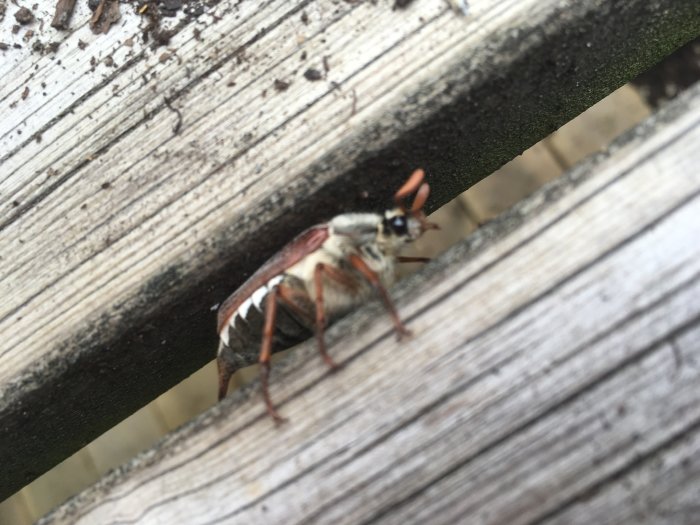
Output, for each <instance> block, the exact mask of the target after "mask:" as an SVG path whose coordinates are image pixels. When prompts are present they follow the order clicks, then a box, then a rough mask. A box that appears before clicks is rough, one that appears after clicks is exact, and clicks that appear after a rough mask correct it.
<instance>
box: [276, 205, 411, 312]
mask: <svg viewBox="0 0 700 525" xmlns="http://www.w3.org/2000/svg"><path fill="white" fill-rule="evenodd" d="M382 221H383V216H382V215H379V214H376V213H345V214H342V215H337V216H336V217H334V218H333V219H332V220H331V221H330V222H329V223H328V225H329V227H330V235H329V236H328V239H326V241H325V242H324V243H323V245H322V246H321V248H319V249H318V250H316V251H315V252H313V253H311V254H309V255H307V256H306V257H304V258H303V259H302V260H301V261H299V262H298V263H297V264H295V265H294V266H292V267H291V268H289V269H288V270H287V271H286V272H285V273H286V274H288V275H291V276H293V277H296V278H298V279H299V280H300V281H301V282H303V283H304V284H305V286H306V291H307V293H308V294H309V297H312V298H313V297H315V296H316V285H315V282H314V272H315V271H316V267H317V266H318V264H319V263H323V264H326V265H328V266H332V267H334V268H337V269H339V270H342V271H343V272H344V273H347V274H348V275H349V276H350V277H352V278H353V279H354V281H355V282H356V284H357V286H356V288H354V289H352V290H348V289H347V288H346V287H344V286H343V285H341V284H340V283H338V282H337V281H335V280H333V279H331V278H328V277H326V278H325V279H324V280H323V301H324V306H325V309H326V311H327V312H328V313H330V314H342V313H345V312H346V311H347V310H349V309H351V308H352V307H354V306H356V305H357V304H359V303H361V302H363V301H364V300H366V299H367V298H368V297H369V296H371V295H372V294H373V293H374V290H373V287H372V285H371V284H370V283H369V282H368V281H367V280H366V279H365V278H364V277H362V276H361V275H359V274H358V272H357V271H356V270H354V269H353V268H351V267H350V265H349V263H348V257H349V256H350V255H351V254H355V255H357V256H359V257H361V258H362V260H363V261H364V262H365V263H366V264H367V266H369V267H370V268H371V269H372V270H373V271H374V272H376V273H377V275H378V276H379V279H380V281H381V282H382V284H383V285H384V286H385V287H389V286H391V285H392V284H393V282H394V274H395V263H396V252H397V250H398V247H399V246H398V245H395V244H396V243H391V242H382V241H383V234H382Z"/></svg>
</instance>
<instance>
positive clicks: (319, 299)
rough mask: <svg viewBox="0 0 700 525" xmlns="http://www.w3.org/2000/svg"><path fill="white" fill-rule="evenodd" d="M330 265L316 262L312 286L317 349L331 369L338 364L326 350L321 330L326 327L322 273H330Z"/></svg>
mask: <svg viewBox="0 0 700 525" xmlns="http://www.w3.org/2000/svg"><path fill="white" fill-rule="evenodd" d="M330 268H331V267H330V266H328V265H326V264H323V263H318V264H317V265H316V268H315V269H314V287H315V288H316V340H317V341H318V351H319V352H320V354H321V357H322V358H323V360H324V361H325V363H326V364H327V365H328V366H329V367H331V369H334V370H335V369H336V368H338V365H337V364H336V363H335V361H333V359H331V356H329V355H328V352H326V341H325V339H324V337H323V331H324V329H325V328H326V314H325V312H324V310H323V275H324V274H329V273H332V272H330V271H329V270H330Z"/></svg>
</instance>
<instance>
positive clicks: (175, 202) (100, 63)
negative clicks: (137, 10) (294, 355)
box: [0, 0, 700, 498]
mask: <svg viewBox="0 0 700 525" xmlns="http://www.w3.org/2000/svg"><path fill="white" fill-rule="evenodd" d="M304 13H306V17H303V18H305V19H308V24H306V23H304V22H303V21H302V15H303V14H304ZM699 13H700V5H698V3H697V2H696V1H695V0H658V1H655V2H652V3H649V2H648V1H647V0H636V1H629V2H625V4H624V6H622V5H621V4H620V3H618V2H614V1H612V0H605V1H604V0H597V1H591V2H579V1H576V0H569V1H554V0H550V1H541V0H528V1H523V0H510V1H501V0H498V1H497V0H481V1H477V0H475V1H474V2H472V10H471V15H470V16H469V17H466V18H463V17H458V16H456V15H455V14H454V13H453V12H452V11H450V10H449V9H448V7H447V4H446V3H445V2H443V1H442V0H421V1H420V2H414V3H413V4H412V5H411V7H410V8H409V9H407V10H397V11H392V10H391V9H390V6H389V5H385V4H381V5H373V4H372V3H369V2H361V3H352V2H330V1H328V2H311V1H308V0H304V1H298V2H267V3H260V2H253V1H245V2H233V1H228V2H227V1H222V2H220V3H218V4H217V5H215V6H213V7H211V8H210V12H208V13H206V14H203V15H202V16H201V17H199V18H198V19H196V20H191V19H183V20H182V23H181V24H179V25H178V26H177V27H176V31H175V34H174V35H173V37H172V39H171V41H170V43H169V44H168V48H171V49H172V50H174V51H164V50H163V48H160V49H156V50H151V49H150V48H149V47H148V46H147V45H143V43H142V42H141V41H140V38H139V35H140V29H139V25H138V24H139V20H138V19H137V18H136V17H135V15H134V14H133V13H127V12H124V10H123V22H121V23H120V24H119V25H117V26H115V27H113V28H112V30H111V31H110V32H109V33H108V34H107V35H106V36H101V37H99V38H98V37H95V36H94V35H92V34H91V33H90V32H89V29H88V28H87V27H86V25H82V26H81V25H80V20H81V19H80V17H79V16H74V17H73V22H72V23H73V24H74V26H75V27H76V29H75V30H74V31H72V32H69V33H67V34H66V35H65V36H62V35H61V34H58V33H52V34H51V35H52V36H51V39H54V40H60V39H61V38H63V39H64V40H63V41H61V43H60V46H59V47H58V49H57V51H56V53H53V54H43V55H33V54H29V52H28V51H27V50H28V49H29V48H30V46H28V45H25V46H24V47H22V48H21V49H19V50H16V49H14V48H11V49H9V50H8V51H3V53H4V55H3V56H4V57H6V58H7V60H3V62H2V64H1V67H2V71H1V73H2V74H3V80H4V81H3V84H2V87H0V100H1V101H2V103H3V104H5V106H4V107H3V119H1V121H0V147H1V150H0V151H1V156H0V161H1V162H2V172H3V176H2V178H1V179H0V206H3V215H2V222H0V229H1V231H2V235H0V255H1V256H2V258H3V259H2V261H0V262H1V264H2V266H1V267H0V296H2V297H3V302H2V305H0V308H1V310H0V341H2V342H1V343H0V344H1V345H2V346H1V347H0V389H1V390H0V464H2V465H3V476H2V480H1V482H0V498H2V497H5V496H7V495H9V494H11V493H12V492H13V491H14V490H17V489H18V488H19V487H21V486H22V484H23V483H26V482H27V481H29V480H31V479H32V478H33V477H35V476H36V475H38V474H39V473H41V472H43V471H44V470H46V469H47V468H48V467H49V466H51V465H53V464H54V463H56V462H57V461H59V460H60V459H62V458H64V457H65V456H66V455H68V454H69V453H71V452H73V451H75V450H76V449H77V448H78V447H79V446H81V445H83V444H84V443H86V442H87V441H88V440H89V439H91V438H92V437H94V436H96V435H97V434H98V433H99V432H101V431H103V430H104V429H106V428H108V427H109V426H110V425H112V424H114V423H115V422H116V421H119V420H120V419H122V418H123V417H124V416H125V415H127V414H129V413H130V412H132V411H133V410H134V409H135V408H136V407H138V406H140V405H142V404H144V403H145V402H146V401H148V400H149V399H151V398H153V397H154V396H155V395H156V394H158V393H159V392H162V391H163V390H164V389H165V388H167V387H168V386H170V385H172V384H174V383H175V382H176V381H178V380H179V379H181V378H182V377H184V376H185V375H186V374H188V373H190V372H191V371H192V370H194V369H195V368H196V367H198V366H200V365H201V364H202V363H204V362H205V361H206V360H208V359H210V358H211V357H212V355H213V351H214V350H213V349H214V348H215V335H214V330H213V325H214V313H213V312H212V311H211V309H212V306H213V305H215V304H217V303H219V302H220V301H221V300H222V299H224V297H225V296H226V295H227V294H228V293H229V292H230V291H231V290H233V289H234V288H235V287H236V286H237V285H238V284H240V283H241V282H242V280H243V279H244V278H245V276H246V275H248V274H249V273H250V272H251V271H252V270H253V269H254V268H255V267H257V265H258V264H259V263H260V262H261V261H262V260H264V259H265V258H266V257H267V256H269V255H270V254H271V253H273V252H274V251H275V250H276V249H278V248H279V247H280V246H281V245H282V244H283V243H284V242H285V241H286V240H288V239H289V238H290V237H291V235H292V234H294V233H296V232H297V231H299V230H300V229H302V228H303V227H305V226H308V225H309V224H311V223H313V222H316V221H318V220H320V219H323V218H325V217H327V216H329V215H332V214H333V213H336V212H338V211H339V210H341V209H352V208H356V207H360V208H365V207H370V206H376V205H379V204H380V203H381V204H382V205H383V203H384V202H385V200H386V197H387V196H388V195H390V194H391V192H392V191H393V190H394V189H395V188H396V185H397V184H398V183H399V182H400V181H401V180H402V179H403V177H405V175H406V174H407V173H408V172H409V170H411V169H413V168H415V167H417V166H423V167H425V168H427V169H428V171H429V173H430V177H431V182H432V184H433V187H434V188H435V196H434V199H433V201H432V204H431V205H433V206H436V205H438V204H441V203H444V202H445V201H446V200H447V199H448V198H450V197H452V196H454V195H456V194H457V193H458V191H460V190H462V189H464V188H465V187H466V186H468V185H469V184H471V183H473V182H474V181H476V180H478V179H479V178H481V177H483V176H485V175H486V174H488V173H489V172H491V171H492V170H493V169H494V168H495V167H497V166H498V165H500V164H501V163H503V162H505V161H507V160H508V159H510V158H511V157H513V156H514V155H515V154H517V153H519V152H520V151H522V150H523V149H524V148H525V147H527V146H529V145H530V144H532V143H534V142H535V141H536V140H538V139H539V138H541V137H542V136H544V135H545V134H546V133H548V132H550V131H552V130H553V129H555V128H556V127H557V126H558V125H560V124H562V123H563V122H565V121H566V120H568V119H569V118H570V117H571V116H573V115H575V114H576V113H578V112H580V111H581V110H582V109H583V108H585V107H587V106H588V105H590V104H591V103H593V102H594V101H596V100H598V99H599V98H601V97H602V96H603V95H604V94H606V93H608V92H610V91H611V90H612V89H613V88H614V87H616V86H618V85H619V84H621V83H622V82H623V81H625V80H626V79H628V78H630V77H631V76H633V75H634V74H635V73H636V72H638V71H640V70H642V69H643V68H644V67H646V66H648V65H650V64H651V63H653V62H654V61H655V60H657V59H658V58H660V57H661V56H663V55H664V54H666V53H668V52H669V51H671V50H672V49H673V48H674V47H676V46H677V45H679V44H681V43H683V42H685V41H687V40H689V39H690V38H692V37H694V36H696V35H697V34H699V33H700V16H699ZM35 29H36V30H37V31H41V29H40V27H38V25H37V27H36V28H35ZM195 29H197V32H196V33H195ZM43 30H44V31H50V29H48V25H47V24H45V25H44V29H43ZM132 37H133V38H132ZM80 41H83V42H86V43H87V44H88V47H87V48H86V49H85V50H81V49H80ZM22 53H24V55H23V54H22ZM163 53H166V54H163ZM17 54H19V55H17ZM17 57H19V59H18V58H17ZM92 57H95V65H94V66H93V65H92V64H91V58H92ZM304 57H305V58H304ZM324 57H327V60H326V61H325V62H326V63H327V64H328V65H329V66H330V70H329V71H328V72H327V73H324V75H325V78H324V79H323V80H321V81H317V82H310V81H308V80H306V79H305V78H304V76H303V74H304V72H305V71H306V70H307V69H308V68H315V69H317V70H319V71H321V72H322V73H323V71H324V66H323V64H324ZM110 64H111V65H110ZM93 69H94V71H93ZM275 80H282V81H285V82H291V84H290V86H289V88H288V89H287V90H285V91H279V92H278V91H277V90H276V89H275V87H274V85H275V82H274V81H275ZM25 88H28V91H27V90H26V89H25ZM25 91H26V93H28V94H27V96H26V97H25V96H24V94H25ZM44 93H46V95H44ZM166 100H167V102H166ZM6 108H7V109H6Z"/></svg>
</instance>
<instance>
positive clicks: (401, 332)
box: [349, 254, 411, 339]
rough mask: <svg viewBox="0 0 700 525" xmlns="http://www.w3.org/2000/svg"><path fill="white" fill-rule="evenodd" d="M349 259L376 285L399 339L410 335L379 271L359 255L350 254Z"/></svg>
mask: <svg viewBox="0 0 700 525" xmlns="http://www.w3.org/2000/svg"><path fill="white" fill-rule="evenodd" d="M349 259H350V264H352V265H353V267H354V268H355V269H357V270H358V271H359V272H360V273H361V274H362V275H363V276H364V277H365V279H367V280H368V281H369V282H370V284H371V285H372V286H374V288H375V289H376V290H377V292H379V296H380V297H381V298H382V302H383V303H384V306H385V307H386V309H387V310H388V311H389V315H390V316H391V320H392V321H393V323H394V327H395V328H396V336H397V337H398V338H399V339H401V338H402V337H404V336H410V335H411V331H410V330H409V329H408V328H406V327H405V326H404V324H403V323H402V322H401V319H399V314H398V313H397V312H396V307H395V306H394V303H393V302H392V301H391V297H390V296H389V292H387V291H386V288H384V285H383V284H382V282H381V281H380V280H379V276H378V275H377V273H376V272H375V271H374V270H372V268H370V267H369V266H367V263H366V262H365V261H363V260H362V259H361V258H360V257H359V256H358V255H354V254H353V255H350V257H349Z"/></svg>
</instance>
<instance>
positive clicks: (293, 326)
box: [217, 169, 438, 422]
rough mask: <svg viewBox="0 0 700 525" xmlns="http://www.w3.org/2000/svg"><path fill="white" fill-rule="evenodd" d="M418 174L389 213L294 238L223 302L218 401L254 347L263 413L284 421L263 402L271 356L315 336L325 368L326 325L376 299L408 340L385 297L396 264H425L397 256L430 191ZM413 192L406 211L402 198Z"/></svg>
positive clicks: (348, 219) (412, 236)
mask: <svg viewBox="0 0 700 525" xmlns="http://www.w3.org/2000/svg"><path fill="white" fill-rule="evenodd" d="M424 177H425V173H424V171H423V170H422V169H417V170H415V171H414V172H413V173H412V174H411V176H410V177H409V178H408V180H407V181H406V182H405V183H404V185H403V186H401V188H399V190H398V191H397V192H396V194H395V195H394V204H395V206H394V208H392V209H390V210H387V211H385V212H384V213H383V214H381V213H344V214H341V215H337V216H335V217H334V218H332V219H331V220H330V221H328V222H326V223H322V224H317V225H315V226H312V227H310V228H308V229H307V230H305V231H304V232H302V233H301V234H299V235H298V236H297V237H296V238H295V239H294V240H292V241H291V242H290V243H289V244H287V245H286V246H285V247H284V248H282V250H280V251H279V252H278V253H277V254H276V255H274V256H273V257H272V258H270V259H269V260H268V261H267V262H266V263H265V264H263V266H261V267H260V268H259V269H258V270H257V271H256V272H255V273H254V274H253V275H252V276H251V277H250V278H249V279H248V280H247V281H246V282H245V283H243V285H241V287H240V288H239V289H238V290H236V291H235V292H234V293H233V294H232V295H231V296H229V297H228V299H226V301H224V302H223V303H222V305H221V307H220V308H219V311H218V316H217V320H218V333H219V349H218V352H217V366H218V373H219V400H221V399H223V398H224V397H225V396H226V392H227V390H228V383H229V380H230V378H231V375H232V374H233V373H234V372H235V371H236V370H238V369H240V368H242V367H244V366H246V365H247V364H249V363H251V362H254V360H255V350H254V349H255V348H256V347H258V345H259V349H260V350H259V354H258V362H259V364H260V382H261V385H262V395H263V400H264V402H265V407H266V409H267V413H268V414H269V415H270V416H271V417H272V418H273V419H274V420H275V421H276V422H281V421H283V420H284V418H282V417H281V416H280V415H279V413H278V412H277V410H276V409H275V406H274V404H273V403H272V400H271V398H270V391H269V385H268V379H269V375H270V357H271V355H272V353H274V352H277V351H280V350H284V349H286V348H290V347H292V346H294V345H296V344H298V343H300V342H301V341H304V340H306V339H309V338H310V337H312V336H313V334H314V332H315V334H316V339H317V344H318V349H319V352H320V354H321V357H322V358H323V360H324V361H325V362H326V364H327V365H328V366H329V367H331V369H336V368H337V365H336V363H335V362H334V361H333V359H331V357H330V356H329V355H328V352H327V351H326V346H325V342H324V330H325V328H326V326H327V325H328V324H329V323H332V322H333V321H335V320H336V319H338V318H339V317H342V316H343V315H344V314H346V313H347V312H348V311H350V310H351V309H353V308H354V307H356V306H359V305H360V304H362V303H363V302H365V301H366V300H367V299H368V298H369V297H371V295H372V294H373V293H378V294H379V297H380V298H381V300H382V302H383V303H384V306H385V307H386V309H387V311H388V312H389V315H390V316H391V319H392V321H393V324H394V328H395V330H396V334H397V336H398V338H399V339H400V338H402V337H403V336H406V335H409V334H410V332H409V330H408V329H407V328H406V327H405V326H404V324H403V323H402V322H401V319H400V318H399V316H398V314H397V312H396V308H395V307H394V304H393V302H392V300H391V297H390V296H389V293H388V292H387V288H388V287H389V286H391V284H392V283H393V282H394V277H395V267H396V263H397V262H426V261H427V260H428V259H426V258H423V257H402V256H400V255H399V252H400V250H401V248H402V247H403V246H404V245H406V244H407V243H409V242H411V241H414V240H416V239H417V238H418V237H420V236H421V235H422V234H423V233H424V232H425V231H426V230H429V229H437V228H438V226H437V225H436V224H433V223H430V222H428V221H427V220H426V218H425V214H424V212H423V205H424V204H425V201H426V200H427V198H428V195H429V193H430V187H429V185H428V184H427V183H426V182H423V179H424ZM413 194H415V198H414V201H413V204H412V206H411V207H410V208H409V207H407V206H406V201H407V199H408V198H409V197H410V196H411V195H413Z"/></svg>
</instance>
